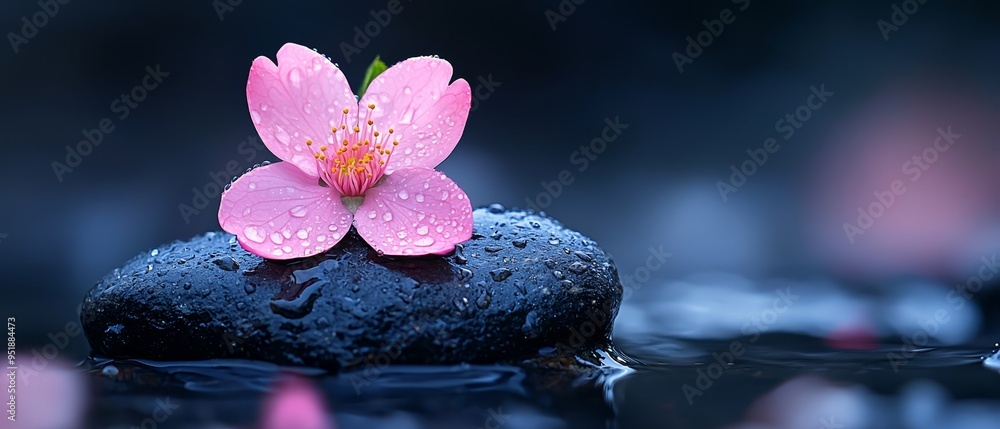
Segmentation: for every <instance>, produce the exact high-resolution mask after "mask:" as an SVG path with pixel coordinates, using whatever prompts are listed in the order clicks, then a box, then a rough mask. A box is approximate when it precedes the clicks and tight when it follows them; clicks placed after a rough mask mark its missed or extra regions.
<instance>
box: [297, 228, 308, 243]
mask: <svg viewBox="0 0 1000 429" xmlns="http://www.w3.org/2000/svg"><path fill="white" fill-rule="evenodd" d="M295 236H296V237H299V238H300V239H302V240H305V239H307V238H309V232H307V231H306V230H304V229H300V230H298V231H297V232H296V233H295Z"/></svg>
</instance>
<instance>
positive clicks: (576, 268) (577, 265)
mask: <svg viewBox="0 0 1000 429" xmlns="http://www.w3.org/2000/svg"><path fill="white" fill-rule="evenodd" d="M569 270H570V271H572V272H574V273H576V274H583V273H584V272H586V271H587V265H586V264H583V263H582V262H574V263H572V264H569Z"/></svg>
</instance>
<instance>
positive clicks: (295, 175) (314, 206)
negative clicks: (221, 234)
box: [219, 162, 352, 259]
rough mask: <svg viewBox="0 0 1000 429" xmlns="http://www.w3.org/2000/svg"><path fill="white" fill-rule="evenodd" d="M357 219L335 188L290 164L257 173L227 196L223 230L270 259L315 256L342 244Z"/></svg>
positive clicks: (222, 208) (222, 207) (222, 206)
mask: <svg viewBox="0 0 1000 429" xmlns="http://www.w3.org/2000/svg"><path fill="white" fill-rule="evenodd" d="M351 218H352V214H351V212H350V211H349V210H347V208H346V207H344V203H343V202H341V200H340V196H339V195H337V193H336V191H334V190H333V189H331V188H326V187H323V186H320V185H319V184H318V183H317V180H316V178H314V177H310V176H308V175H306V174H305V173H303V172H302V171H300V170H299V169H298V168H296V167H295V166H294V165H292V164H291V163H287V162H278V163H274V164H270V165H265V166H263V167H260V168H257V169H255V170H253V171H251V172H249V173H247V174H244V175H243V176H242V177H240V178H239V179H236V181H235V182H233V184H232V187H231V188H230V189H229V190H227V191H226V192H224V193H223V194H222V202H221V204H220V205H219V225H222V229H224V230H226V232H229V233H231V234H235V235H236V237H237V238H238V239H239V242H240V244H241V245H242V246H243V248H244V249H246V250H248V251H250V252H251V253H254V254H256V255H259V256H261V257H264V258H268V259H293V258H303V257H306V256H312V255H316V254H319V253H322V252H325V251H327V250H329V249H330V248H331V247H333V246H334V245H336V244H337V243H338V242H340V239H342V238H343V237H344V235H346V234H347V231H348V230H349V229H350V228H351Z"/></svg>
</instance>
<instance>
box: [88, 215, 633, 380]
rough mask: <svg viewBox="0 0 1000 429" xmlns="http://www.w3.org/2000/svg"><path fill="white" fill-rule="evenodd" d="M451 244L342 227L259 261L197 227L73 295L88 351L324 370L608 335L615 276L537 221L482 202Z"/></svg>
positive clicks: (582, 243)
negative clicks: (430, 245)
mask: <svg viewBox="0 0 1000 429" xmlns="http://www.w3.org/2000/svg"><path fill="white" fill-rule="evenodd" d="M474 218H475V227H474V234H473V237H472V239H470V240H469V241H467V242H465V243H463V244H461V245H459V246H458V248H456V251H455V252H454V253H452V254H451V255H446V256H426V257H418V258H412V257H409V258H392V257H386V256H380V255H378V254H377V253H376V252H375V251H374V250H373V249H372V248H371V247H369V246H368V245H367V244H365V242H364V241H363V240H361V238H360V237H359V236H358V235H357V234H356V233H355V232H354V231H352V232H351V233H350V234H349V235H348V236H347V237H345V238H344V239H343V241H342V242H341V243H339V244H338V245H337V246H336V247H334V248H333V249H331V250H330V251H329V252H327V253H326V254H323V255H320V256H316V257H312V258H306V259H300V260H295V261H268V260H263V259H261V258H260V257H258V256H256V255H253V254H250V253H248V252H246V251H244V250H243V249H242V248H240V246H239V244H237V242H236V239H235V237H234V236H232V235H230V234H226V233H212V232H210V233H207V234H205V235H202V236H198V237H195V238H194V239H192V240H190V241H187V242H181V241H177V242H174V243H172V244H169V245H165V246H162V247H160V248H158V249H155V250H153V251H151V252H149V253H148V254H143V255H140V256H139V257H136V258H134V259H132V260H131V261H129V262H128V263H126V264H125V266H124V267H122V268H120V269H116V270H115V271H114V272H112V273H110V274H109V275H107V276H106V277H105V278H104V279H103V280H101V281H100V282H99V283H98V284H97V285H96V286H95V287H94V288H93V289H92V290H91V291H90V292H89V293H88V294H87V296H86V298H85V299H84V302H83V307H82V313H81V319H82V320H83V326H84V332H85V333H86V335H87V339H88V340H89V341H90V345H91V347H92V348H93V353H94V355H96V356H104V357H111V358H118V359H123V358H142V359H153V360H201V359H211V358H242V359H253V360H263V361H269V362H274V363H278V364H283V365H306V366H315V367H321V368H326V369H332V370H337V369H341V368H349V367H357V366H360V365H365V364H366V363H367V364H374V365H376V366H379V367H380V365H384V364H389V363H393V364H396V363H399V364H454V363H460V362H469V363H493V362H511V361H517V360H522V359H531V358H533V357H535V356H538V355H539V350H543V349H544V350H546V353H547V354H551V350H553V348H555V349H557V350H563V351H568V352H578V351H587V350H594V349H597V348H602V347H604V346H606V345H607V344H608V337H609V334H610V331H611V324H612V321H613V320H614V317H615V315H616V314H617V312H618V305H619V303H620V301H621V294H622V287H621V283H620V282H619V280H618V274H617V271H616V269H615V267H614V265H613V263H612V262H611V261H610V260H609V258H608V256H607V255H606V254H605V253H604V252H603V251H602V250H601V249H600V248H599V247H597V245H596V244H595V243H594V242H593V241H591V240H590V239H588V238H586V237H584V236H583V235H581V234H579V233H577V232H575V231H572V230H569V229H567V228H565V227H563V226H562V225H560V224H559V223H558V222H556V221H555V220H553V219H551V218H547V217H544V216H540V215H536V214H532V213H529V212H524V211H507V210H504V209H503V208H502V207H500V206H497V205H493V206H490V207H489V208H487V209H478V210H476V211H475V212H474Z"/></svg>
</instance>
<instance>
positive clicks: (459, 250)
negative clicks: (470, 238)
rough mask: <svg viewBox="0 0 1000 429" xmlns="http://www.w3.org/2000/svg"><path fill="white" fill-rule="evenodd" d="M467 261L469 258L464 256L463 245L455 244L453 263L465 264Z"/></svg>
mask: <svg viewBox="0 0 1000 429" xmlns="http://www.w3.org/2000/svg"><path fill="white" fill-rule="evenodd" d="M468 262H469V258H466V257H465V245H462V244H456V245H455V263H456V264H462V265H465V264H466V263H468Z"/></svg>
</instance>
